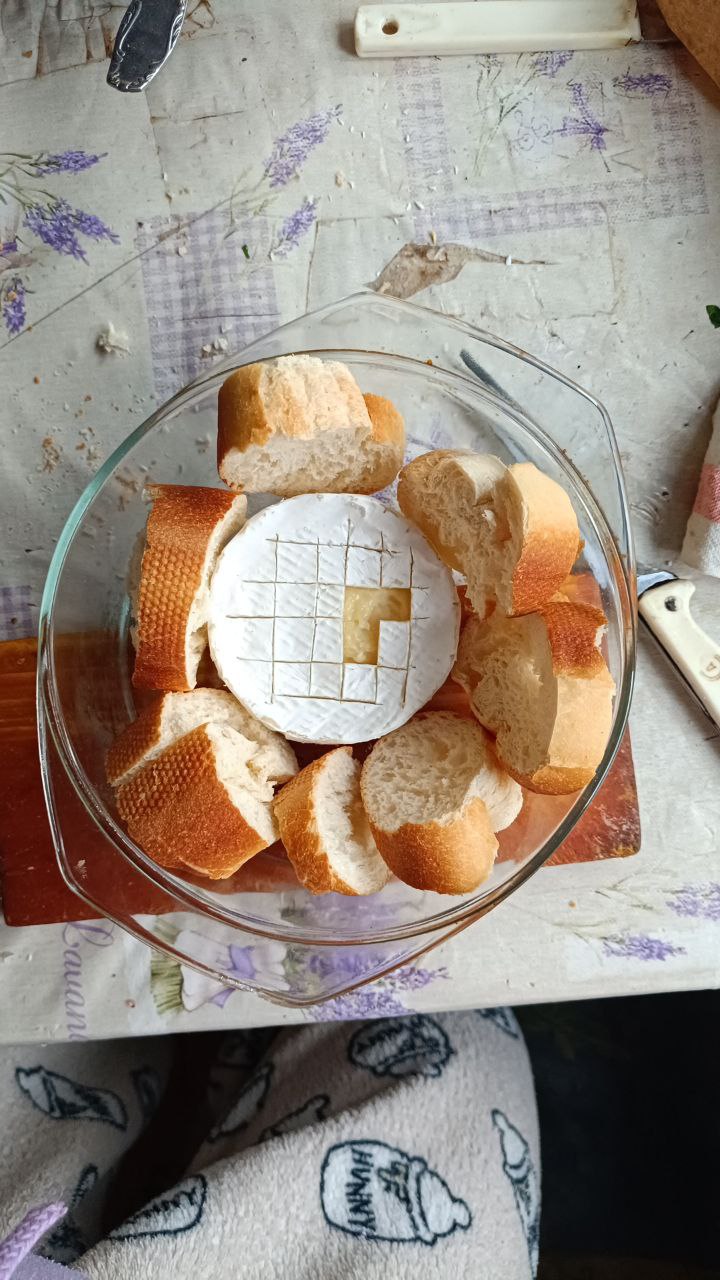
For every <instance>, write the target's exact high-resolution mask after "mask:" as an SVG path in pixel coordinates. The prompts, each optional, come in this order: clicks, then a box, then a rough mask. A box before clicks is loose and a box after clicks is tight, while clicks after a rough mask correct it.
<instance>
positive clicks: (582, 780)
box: [452, 602, 615, 795]
mask: <svg viewBox="0 0 720 1280" xmlns="http://www.w3.org/2000/svg"><path fill="white" fill-rule="evenodd" d="M605 628H606V618H605V615H604V614H603V613H602V612H601V610H600V609H596V608H594V607H593V606H592V605H587V604H573V603H569V602H566V603H555V604H547V605H546V606H545V607H544V608H543V609H542V610H540V611H539V612H537V613H529V614H525V615H524V616H523V617H520V618H503V617H501V616H499V615H498V614H494V615H493V617H492V618H490V619H489V621H487V622H481V621H479V620H478V619H475V618H471V619H470V620H469V622H468V623H467V625H466V626H465V629H464V631H463V633H462V635H461V637H460V643H459V645H458V656H457V662H456V664H455V667H454V668H453V672H452V675H453V679H455V680H457V681H458V683H459V684H461V685H462V686H463V688H464V689H466V691H467V692H468V694H469V695H470V702H471V706H472V709H473V711H474V713H475V715H476V716H477V718H478V720H479V721H480V723H481V724H482V725H484V726H485V728H486V729H488V730H490V732H491V733H493V734H495V749H496V752H497V756H498V759H499V761H500V763H501V764H502V765H503V766H504V768H506V769H507V771H508V773H510V774H511V775H512V776H513V777H514V778H517V780H518V782H520V783H521V784H522V785H523V786H524V787H527V788H528V789H529V790H531V791H541V792H546V793H547V794H550V795H564V794H567V793H570V792H573V791H579V790H580V788H581V787H584V786H586V784H587V783H588V782H590V780H591V779H592V777H593V776H594V774H595V771H596V769H597V768H598V765H599V764H600V761H601V760H602V757H603V754H604V751H605V747H606V746H607V741H608V737H609V736H610V729H611V726H612V716H613V694H614V692H615V685H614V682H613V679H612V676H611V675H610V672H609V670H608V667H607V663H606V662H605V659H604V657H603V655H602V652H601V648H600V645H601V641H602V637H603V634H604V632H605Z"/></svg>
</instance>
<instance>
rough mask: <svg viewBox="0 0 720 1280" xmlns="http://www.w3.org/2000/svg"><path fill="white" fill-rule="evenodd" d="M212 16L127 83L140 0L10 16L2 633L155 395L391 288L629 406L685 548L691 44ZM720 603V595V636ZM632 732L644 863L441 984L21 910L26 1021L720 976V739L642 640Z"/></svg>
mask: <svg viewBox="0 0 720 1280" xmlns="http://www.w3.org/2000/svg"><path fill="white" fill-rule="evenodd" d="M188 7H189V14H188V18H187V21H186V23H185V28H184V30H183V34H182V37H181V39H180V42H179V44H178V47H177V49H176V51H175V53H174V54H173V57H172V60H171V62H170V63H169V65H168V67H167V68H166V69H165V70H164V71H163V72H162V74H161V75H160V76H159V77H158V78H157V80H156V81H154V82H153V84H152V85H151V86H150V88H149V90H148V91H147V93H146V94H144V95H127V96H120V95H118V94H117V93H115V92H114V91H113V90H111V89H109V88H107V86H106V85H105V74H106V70H107V61H106V57H107V54H106V50H107V48H108V46H109V45H110V44H111V43H112V39H113V35H114V32H115V30H116V27H117V23H118V21H119V18H120V15H121V13H122V10H123V8H124V5H122V4H120V5H116V4H114V3H110V2H109V3H106V4H97V3H91V0H74V2H73V3H72V4H70V3H66V0H59V2H57V0H53V2H52V3H47V2H45V0H19V2H18V3H16V4H14V5H12V6H7V7H6V8H4V9H3V14H2V22H1V23H0V122H1V125H0V152H1V153H2V154H0V201H1V203H0V387H1V388H2V394H1V395H0V420H1V422H2V430H3V442H4V452H3V490H2V510H3V533H4V539H3V557H2V571H1V573H0V637H1V638H3V639H7V638H13V637H19V636H22V635H27V634H32V632H33V631H34V629H35V625H36V618H37V606H38V602H39V598H40V592H41V589H42V584H43V580H44V575H45V572H46V568H47V564H48V560H49V556H50V554H51V552H52V549H53V546H54V544H55V541H56V538H57V535H58V533H59V531H60V529H61V527H62V524H63V521H64V519H65V517H66V516H67V514H68V511H69V509H70V507H71V506H72V504H73V502H74V500H75V498H76V496H77V495H78V493H79V492H80V490H81V489H82V487H83V486H84V485H85V484H86V483H87V481H88V479H89V478H90V477H91V475H92V474H93V472H94V471H95V470H96V468H97V466H98V464H99V463H100V462H101V461H102V459H103V458H104V457H105V456H106V455H107V453H108V451H109V450H110V449H111V448H113V447H114V446H115V445H116V444H117V443H118V442H119V441H120V440H121V439H122V438H123V436H125V435H126V434H127V432H128V431H129V430H130V429H131V428H132V427H134V426H135V425H136V424H137V423H138V422H140V421H142V419H143V418H144V417H145V416H146V415H147V414H148V413H149V412H150V411H151V410H152V408H153V407H154V406H155V405H156V404H157V403H158V402H161V401H162V400H163V399H165V398H166V397H167V396H168V395H169V394H171V393H172V392H173V391H175V390H176V389H177V388H178V387H179V386H181V385H182V384H183V383H184V382H186V381H187V380H188V379H190V378H192V377H194V376H195V375H196V374H197V373H198V372H199V371H200V370H201V369H202V368H203V367H205V365H206V364H207V363H208V362H212V361H213V360H215V359H217V358H218V357H219V356H221V355H224V354H226V353H227V352H228V351H232V350H235V349H238V348H241V347H242V346H243V345H244V344H246V343H247V342H248V341H250V340H251V339H252V338H254V337H256V336H258V335H260V334H262V333H264V332H266V331H267V330H269V329H271V328H273V327H274V326H276V325H277V324H278V323H281V322H282V321H285V320H289V319H291V318H293V317H294V316H297V315H299V314H301V313H302V312H304V311H305V310H307V309H308V308H312V307H315V306H318V305H320V304H323V303H326V302H329V301H331V300H333V299H334V298H337V297H340V296H342V295H344V294H347V293H349V292H351V291H352V290H353V289H356V288H358V287H359V286H361V285H363V284H366V283H368V282H371V281H374V280H376V279H377V278H378V277H379V276H382V284H383V287H384V288H389V289H390V290H391V291H395V292H400V293H402V294H403V295H404V296H411V295H413V294H417V296H418V297H419V300H420V301H423V302H426V303H427V304H428V305H430V306H434V307H437V308H439V309H442V310H447V311H449V312H453V313H455V314H458V315H461V316H463V317H465V318H466V319H468V320H471V321H473V322H476V323H478V324H480V325H481V326H483V327H485V328H488V329H490V330H493V331H495V332H497V333H499V334H501V335H502V336H503V337H505V338H509V339H511V340H512V341H515V342H517V343H518V344H519V345H521V346H523V347H525V348H527V349H529V350H531V351H534V352H535V353H537V354H538V355H539V356H541V357H542V358H544V359H545V360H547V361H548V362H549V363H550V364H553V365H556V366H557V367H558V368H560V369H562V370H564V371H565V372H567V373H568V374H569V375H570V376H572V377H573V378H576V379H577V380H579V381H581V382H582V383H584V384H585V385H586V386H588V387H589V388H590V389H591V390H592V391H593V392H595V393H596V394H597V395H598V396H599V397H600V398H601V399H602V400H604V402H605V403H606V405H607V406H608V408H609V410H610V413H611V415H612V416H613V419H614V421H615V425H616V429H617V432H618V437H619V441H620V447H621V451H622V456H623V461H624V465H625V469H626V476H627V480H628V485H629V490H630V497H631V502H632V508H633V515H634V521H635V531H636V535H637V539H638V549H639V554H640V557H641V558H642V559H643V560H644V561H646V562H647V563H649V564H653V565H658V566H660V567H664V566H665V565H668V564H673V563H674V562H675V560H676V557H677V556H678V554H679V548H680V545H681V542H682V532H683V528H684V523H685V520H686V518H687V515H688V512H689V510H690V508H691V506H692V503H693V498H694V494H695V487H696V484H697V476H698V474H699V469H700V464H701V459H702V455H703V451H704V447H705V443H706V440H707V432H708V426H709V416H710V413H711V410H712V408H713V407H714V403H715V401H716V399H717V396H718V391H719V389H720V340H719V335H718V333H717V332H716V331H715V330H713V328H712V327H711V325H710V324H709V322H708V319H707V315H706V312H705V307H706V305H707V304H709V303H719V302H720V265H719V263H720V254H718V253H717V252H716V249H717V245H718V239H719V237H720V100H719V98H718V93H717V91H716V90H715V89H714V88H713V87H712V85H711V84H710V82H709V81H708V80H707V79H706V78H705V77H704V76H703V74H702V73H701V72H700V71H699V70H698V68H697V67H696V66H695V64H694V63H693V62H692V60H691V59H690V58H689V56H688V55H687V54H685V53H684V51H682V50H681V49H680V48H679V47H674V46H669V47H661V46H651V45H648V46H640V47H638V48H635V49H623V50H619V51H617V52H612V53H594V54H579V53H572V52H570V51H568V52H563V53H554V54H536V55H523V56H521V57H508V58H496V57H484V58H472V59H469V58H455V59H427V60H424V59H423V60H412V61H405V62H402V61H398V62H397V63H393V62H382V63H380V62H379V63H372V62H360V61H359V60H358V59H356V58H355V57H354V55H353V54H352V53H351V51H350V49H351V44H350V38H349V34H348V33H349V30H350V23H351V20H352V16H353V6H352V5H351V4H349V3H347V2H346V0H342V2H341V3H338V4H336V5H334V6H330V7H328V6H324V7H323V6H320V7H318V6H317V5H315V4H312V3H310V2H309V0H299V2H298V3H297V4H295V5H293V6H291V7H288V6H287V5H284V6H282V7H281V6H280V5H279V4H278V3H276V2H275V0H270V3H269V4H267V5H264V6H247V5H244V4H241V3H239V2H238V0H191V2H190V4H189V6H188ZM413 246H417V247H416V248H414V247H413ZM401 252H402V256H401V258H400V259H399V260H397V261H396V262H394V263H393V259H394V258H395V256H396V255H397V254H400V253H401ZM383 273H384V274H383ZM197 447H198V449H208V448H211V447H212V442H211V440H210V438H209V437H207V436H204V435H199V437H198V441H197ZM717 602H718V587H717V584H716V583H712V582H710V581H709V580H706V581H704V582H702V581H701V582H700V583H699V584H698V611H699V613H700V616H701V619H702V621H703V622H704V624H705V625H706V626H707V627H708V628H709V629H711V630H712V629H714V631H715V633H716V634H718V633H720V611H719V610H718V603H717ZM632 724H633V741H634V750H635V760H636V766H637V772H638V783H639V790H640V803H641V818H642V825H643V847H642V851H641V853H640V854H639V855H638V856H636V857H634V858H632V859H628V860H627V861H625V862H618V861H610V862H604V863H603V862H600V863H593V864H586V865H575V866H566V867H557V868H548V869H546V870H543V871H542V872H541V873H539V874H538V875H537V876H536V877H535V879H534V880H533V881H532V882H531V883H529V884H528V885H527V886H526V887H525V888H524V889H523V890H522V891H521V892H519V893H518V894H517V895H515V896H514V897H513V898H512V899H511V900H510V901H509V902H508V903H506V904H505V905H504V906H503V907H501V908H499V909H498V910H497V911H496V912H494V913H493V914H492V915H491V916H490V917H489V918H488V919H487V920H485V921H483V922H482V924H481V925H480V926H478V927H476V928H475V929H474V930H471V931H470V932H468V933H466V934H464V935H463V936H461V937H460V938H459V939H457V940H456V941H455V942H453V943H450V944H448V945H446V946H445V947H443V948H442V949H441V950H440V951H438V952H436V953H434V954H432V955H431V956H430V957H429V958H427V959H426V961H425V962H424V964H423V965H422V966H420V967H418V968H415V969H408V970H401V971H400V972H399V973H396V974H394V975H393V976H392V977H390V978H388V979H385V980H384V981H383V982H381V983H378V984H376V986H374V987H373V988H370V989H368V990H367V991H365V992H363V993H361V994H359V995H357V996H353V997H349V998H346V999H341V1000H337V1001H334V1002H332V1003H331V1004H329V1005H326V1006H323V1007H320V1008H317V1009H316V1010H314V1011H310V1012H304V1013H294V1014H292V1013H288V1012H284V1011H282V1010H279V1009H278V1008H276V1007H270V1006H269V1005H265V1004H263V1003H262V1002H261V1001H259V1000H258V999H256V998H254V997H251V996H248V995H244V994H241V993H238V992H233V993H229V992H223V991H220V990H219V989H218V988H217V987H213V986H211V985H209V984H208V983H207V982H206V981H205V980H204V979H202V978H200V977H199V976H198V975H195V974H192V973H189V972H186V971H184V970H181V969H180V968H179V967H178V966H176V965H174V964H172V963H171V962H169V961H165V960H162V959H158V958H156V957H153V956H152V955H151V953H150V952H149V951H147V950H146V949H144V948H143V947H141V946H140V945H139V944H138V943H136V942H134V941H133V940H131V939H129V938H127V937H125V936H123V935H122V934H121V933H120V932H119V931H118V930H117V929H116V928H115V927H114V926H111V925H106V924H101V923H97V922H96V923H92V924H87V923H82V922H79V923H77V924H70V925H66V926H57V927H46V928H38V929H32V930H10V929H6V928H4V927H0V1038H2V1039H3V1040H6V1041H31V1040H48V1039H68V1038H69V1039H82V1038H92V1037H100V1036H121V1035H127V1034H130V1033H132V1032H135V1031H156V1032H163V1031H170V1030H178V1029H180V1030H182V1029H191V1028H202V1027H218V1026H233V1025H234V1026H244V1025H254V1024H260V1023H264V1022H277V1021H293V1020H300V1019H301V1018H319V1019H324V1018H331V1017H338V1018H342V1017H357V1016H363V1015H368V1016H370V1015H373V1014H376V1013H377V1014H386V1013H393V1014H396V1013H400V1012H404V1011H407V1010H433V1009H448V1008H458V1007H463V1006H475V1007H485V1006H493V1005H496V1006H502V1005H506V1004H509V1003H522V1002H527V1001H539V1000H562V999H565V998H571V997H573V998H577V997H581V996H600V995H605V994H607V995H610V994H621V993H631V992H640V991H661V990H668V989H678V988H690V987H705V986H712V985H716V984H717V982H718V977H719V974H720V965H719V960H718V957H720V874H719V873H718V870H717V832H718V830H720V787H718V763H719V758H718V740H717V737H715V736H713V733H712V730H711V727H710V726H709V724H708V723H707V722H706V721H705V720H703V719H702V718H701V717H700V716H699V715H698V714H697V713H696V712H695V710H694V708H693V707H692V705H691V704H690V703H689V702H688V701H686V699H685V697H684V696H683V694H682V692H681V691H680V690H679V688H678V687H677V685H676V684H675V683H674V681H673V678H672V677H671V676H670V675H669V674H668V672H667V671H666V669H665V667H664V665H663V663H662V661H661V660H660V659H658V658H656V656H655V654H654V653H653V652H651V651H650V649H649V647H648V648H646V647H645V645H643V646H642V647H641V651H640V657H639V674H638V687H637V695H636V701H635V705H634V711H633V720H632ZM251 962H252V958H251V957H245V958H244V959H243V963H251Z"/></svg>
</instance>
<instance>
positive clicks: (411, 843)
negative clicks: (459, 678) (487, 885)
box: [360, 711, 522, 894]
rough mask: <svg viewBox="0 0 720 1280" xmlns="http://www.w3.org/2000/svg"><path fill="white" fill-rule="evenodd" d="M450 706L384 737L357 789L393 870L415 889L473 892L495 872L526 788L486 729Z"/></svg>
mask: <svg viewBox="0 0 720 1280" xmlns="http://www.w3.org/2000/svg"><path fill="white" fill-rule="evenodd" d="M478 727H479V726H477V725H476V724H474V723H473V721H472V720H469V719H466V718H464V717H462V716H457V715H453V714H452V713H451V712H443V711H428V712H421V713H420V714H419V715H417V716H415V717H414V719H412V720H410V721H408V723H407V724H405V725H403V726H402V728H400V729H396V730H395V731H394V732H393V733H389V734H388V735H387V736H386V737H385V738H380V739H379V740H378V742H376V743H375V746H374V747H373V749H372V751H371V752H370V755H369V756H368V758H367V760H366V761H365V763H364V765H363V769H362V774H361V777H360V790H361V794H362V801H363V805H364V807H365V812H366V814H367V816H368V821H369V823H370V830H371V832H372V834H373V837H374V840H375V843H376V845H377V847H378V849H379V850H380V853H381V855H382V857H383V859H384V860H385V862H386V863H387V865H388V866H389V868H390V870H391V871H392V872H394V874H395V875H396V876H397V877H398V878H399V879H400V880H404V881H405V883H406V884H409V885H412V887H413V888H415V889H426V890H431V891H432V892H434V893H454V894H460V893H470V892H472V890H473V889H476V888H477V887H478V885H480V884H482V882H483V880H486V879H487V877H488V876H489V875H490V872H491V871H492V868H493V863H494V862H495V855H496V853H497V848H498V842H497V840H496V838H495V831H501V830H503V829H504V828H505V827H507V826H509V825H510V823H511V822H513V821H514V819H515V818H516V817H517V814H518V813H519V811H520V808H521V807H522V792H521V790H520V787H519V786H517V784H516V783H514V782H513V780H512V778H510V777H508V775H507V774H506V773H505V772H504V771H503V770H502V769H501V768H500V767H499V766H498V764H497V761H496V760H495V758H494V756H493V753H492V749H491V746H490V741H489V738H488V735H487V734H485V733H483V732H482V730H481V731H480V732H479V733H478V732H477V729H478Z"/></svg>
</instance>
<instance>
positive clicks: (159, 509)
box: [132, 484, 247, 691]
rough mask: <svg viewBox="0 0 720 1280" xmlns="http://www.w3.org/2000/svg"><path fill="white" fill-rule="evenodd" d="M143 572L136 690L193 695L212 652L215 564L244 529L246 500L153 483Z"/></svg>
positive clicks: (219, 492)
mask: <svg viewBox="0 0 720 1280" xmlns="http://www.w3.org/2000/svg"><path fill="white" fill-rule="evenodd" d="M147 491H148V493H149V495H150V497H151V499H152V503H153V506H152V510H151V512H150V514H149V516H148V521H147V528H146V536H145V546H144V549H143V553H142V562H141V567H140V585H139V589H138V600H137V621H136V634H137V645H136V650H137V651H136V654H135V668H134V670H133V678H132V679H133V684H134V686H135V687H136V688H137V689H164V690H172V691H182V690H186V689H193V688H194V687H195V683H196V678H197V669H198V665H199V663H200V659H201V658H202V655H203V653H204V651H205V648H206V645H207V596H208V588H209V584H210V577H211V575H212V571H213V569H214V567H215V563H216V561H217V558H218V556H219V554H220V552H221V551H222V549H223V547H224V546H225V545H226V543H227V542H229V541H230V538H232V536H233V534H235V533H237V531H238V529H241V528H242V526H243V524H244V523H245V515H246V511H247V499H246V498H244V497H237V496H234V495H233V494H231V493H228V492H227V491H226V490H224V489H204V488H194V487H192V486H190V485H179V484H150V485H147Z"/></svg>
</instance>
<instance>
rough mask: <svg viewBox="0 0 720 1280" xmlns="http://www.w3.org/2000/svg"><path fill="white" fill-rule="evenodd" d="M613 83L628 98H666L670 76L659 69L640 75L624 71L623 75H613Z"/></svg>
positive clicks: (670, 85) (669, 87) (670, 86)
mask: <svg viewBox="0 0 720 1280" xmlns="http://www.w3.org/2000/svg"><path fill="white" fill-rule="evenodd" d="M613 84H614V85H615V88H616V89H618V90H619V91H620V93H623V94H625V96H626V97H628V98H634V97H636V96H640V97H642V98H657V97H663V98H666V97H667V95H668V94H669V92H670V90H671V89H672V80H671V79H670V77H669V76H666V75H663V74H662V73H661V72H659V71H648V72H646V73H645V75H641V76H633V75H631V74H630V72H629V71H626V73H625V75H624V76H615V78H614V80H613Z"/></svg>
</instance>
